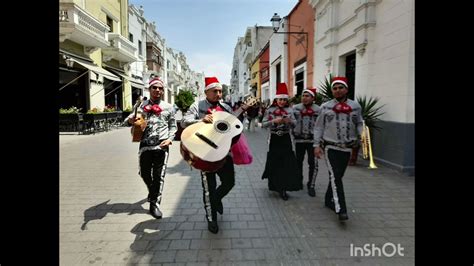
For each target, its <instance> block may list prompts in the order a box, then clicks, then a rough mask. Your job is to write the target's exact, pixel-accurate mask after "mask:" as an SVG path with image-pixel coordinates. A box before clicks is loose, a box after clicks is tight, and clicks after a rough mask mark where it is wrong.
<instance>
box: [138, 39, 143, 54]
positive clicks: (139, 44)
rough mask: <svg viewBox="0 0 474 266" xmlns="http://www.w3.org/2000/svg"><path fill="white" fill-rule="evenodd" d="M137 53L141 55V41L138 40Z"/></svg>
mask: <svg viewBox="0 0 474 266" xmlns="http://www.w3.org/2000/svg"><path fill="white" fill-rule="evenodd" d="M138 54H139V55H142V41H140V40H138Z"/></svg>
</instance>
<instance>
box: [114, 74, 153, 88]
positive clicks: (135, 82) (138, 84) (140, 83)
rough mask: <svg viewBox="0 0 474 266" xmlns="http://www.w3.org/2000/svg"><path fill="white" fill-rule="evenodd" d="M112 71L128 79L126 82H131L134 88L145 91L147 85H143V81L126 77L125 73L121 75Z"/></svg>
mask: <svg viewBox="0 0 474 266" xmlns="http://www.w3.org/2000/svg"><path fill="white" fill-rule="evenodd" d="M110 71H112V72H113V73H115V74H117V75H119V76H121V77H122V78H123V79H126V80H128V81H130V83H132V86H133V87H136V88H139V89H145V85H143V81H141V80H139V79H135V78H132V77H129V76H127V75H125V74H124V73H120V72H118V71H115V70H112V69H111V70H110Z"/></svg>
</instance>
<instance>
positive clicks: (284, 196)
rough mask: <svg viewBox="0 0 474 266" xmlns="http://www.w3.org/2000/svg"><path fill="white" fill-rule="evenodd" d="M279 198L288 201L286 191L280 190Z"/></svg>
mask: <svg viewBox="0 0 474 266" xmlns="http://www.w3.org/2000/svg"><path fill="white" fill-rule="evenodd" d="M280 196H281V198H282V199H283V200H288V194H286V191H285V190H282V191H281V192H280Z"/></svg>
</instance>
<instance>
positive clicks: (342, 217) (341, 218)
mask: <svg viewBox="0 0 474 266" xmlns="http://www.w3.org/2000/svg"><path fill="white" fill-rule="evenodd" d="M348 219H349V216H347V212H340V213H339V221H345V220H348Z"/></svg>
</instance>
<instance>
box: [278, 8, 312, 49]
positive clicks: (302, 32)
mask: <svg viewBox="0 0 474 266" xmlns="http://www.w3.org/2000/svg"><path fill="white" fill-rule="evenodd" d="M270 21H271V22H272V27H273V33H274V34H304V35H305V37H304V38H305V40H306V47H305V52H306V54H308V51H307V50H308V33H307V32H305V31H300V32H297V31H278V29H279V28H280V23H281V18H280V16H279V15H278V13H274V14H273V17H272V18H271V19H270Z"/></svg>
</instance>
